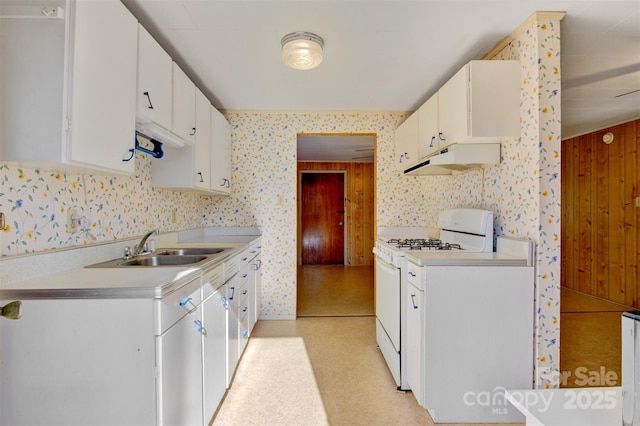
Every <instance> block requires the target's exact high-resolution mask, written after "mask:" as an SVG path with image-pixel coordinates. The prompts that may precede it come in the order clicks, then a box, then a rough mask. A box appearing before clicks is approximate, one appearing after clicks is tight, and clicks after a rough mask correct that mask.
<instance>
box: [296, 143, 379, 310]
mask: <svg viewBox="0 0 640 426" xmlns="http://www.w3.org/2000/svg"><path fill="white" fill-rule="evenodd" d="M375 141H376V136H375V134H366V135H362V134H314V135H309V134H303V135H298V185H297V186H298V201H297V205H298V225H297V228H298V232H297V240H298V242H297V247H298V277H297V295H298V297H297V302H298V303H297V306H298V309H297V311H298V312H297V313H298V316H362V315H373V313H374V308H373V306H374V305H373V252H372V249H373V244H374V236H375V229H374V224H375V208H374V205H375V202H374V198H375Z"/></svg>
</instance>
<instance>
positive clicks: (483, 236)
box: [374, 209, 533, 422]
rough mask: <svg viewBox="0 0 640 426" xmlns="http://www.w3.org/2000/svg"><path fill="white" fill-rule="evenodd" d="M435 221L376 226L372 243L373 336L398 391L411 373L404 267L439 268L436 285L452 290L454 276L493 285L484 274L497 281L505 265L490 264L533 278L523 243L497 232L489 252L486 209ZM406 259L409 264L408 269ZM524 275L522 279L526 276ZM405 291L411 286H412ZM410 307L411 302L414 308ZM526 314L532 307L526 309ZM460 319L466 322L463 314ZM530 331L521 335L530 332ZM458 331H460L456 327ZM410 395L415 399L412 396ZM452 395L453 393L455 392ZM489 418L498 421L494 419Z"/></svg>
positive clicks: (489, 217) (448, 214) (490, 236)
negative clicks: (424, 224)
mask: <svg viewBox="0 0 640 426" xmlns="http://www.w3.org/2000/svg"><path fill="white" fill-rule="evenodd" d="M438 226H439V229H428V228H381V229H380V232H379V237H378V240H377V241H376V245H375V248H374V253H375V254H376V265H375V279H376V340H377V343H378V346H379V347H380V350H381V352H382V354H383V356H384V359H385V361H386V363H387V365H388V366H389V369H390V370H391V373H392V375H393V378H394V380H395V382H396V385H397V388H398V389H401V390H409V389H411V385H410V381H412V380H415V379H412V380H408V377H409V375H410V374H413V373H412V372H410V371H409V370H410V368H409V367H408V361H407V355H408V353H409V348H408V346H409V344H408V340H409V339H408V337H407V336H408V332H407V323H408V309H409V308H410V306H408V304H410V302H407V300H413V299H411V298H410V297H409V291H410V290H409V287H410V284H409V280H410V279H409V274H410V271H409V269H411V268H414V269H413V270H415V268H416V267H417V268H420V267H422V266H427V267H428V268H430V269H432V270H438V271H443V272H444V275H442V277H443V278H441V280H442V282H441V283H437V284H436V285H439V286H441V287H445V288H446V287H447V286H449V285H451V288H456V289H457V290H456V291H459V286H458V281H460V280H462V281H463V283H462V285H469V286H475V287H476V288H484V287H485V286H486V288H487V289H490V288H493V287H495V286H494V285H493V283H487V281H488V280H489V279H488V278H487V276H491V277H496V281H497V282H500V281H505V279H502V278H501V276H502V275H503V274H502V271H505V272H506V271H507V269H509V268H502V269H500V268H497V269H496V268H494V267H516V268H527V267H528V270H527V272H526V274H528V275H531V277H533V273H532V270H533V268H532V267H531V265H532V245H531V244H530V243H529V242H525V241H522V240H519V241H518V240H513V239H507V238H502V237H499V238H498V244H497V246H498V252H494V251H493V249H494V244H493V213H492V212H490V211H486V210H478V209H452V210H445V211H443V212H441V213H440V215H439V217H438ZM394 234H395V235H394ZM409 263H411V264H412V265H414V266H413V267H411V268H410V267H409ZM469 266H471V267H473V268H472V269H473V270H474V271H480V272H479V276H480V277H481V278H479V279H478V280H475V278H474V274H471V275H469V270H470V268H468V267H469ZM480 266H489V268H480V269H478V268H477V267H480ZM443 268H444V269H443ZM526 274H525V275H526ZM525 275H522V276H525ZM528 275H526V276H527V277H528ZM413 276H414V277H415V275H413ZM455 277H465V278H460V279H458V278H455ZM526 280H527V281H528V278H527V279H526ZM431 284H433V283H430V285H431ZM532 284H533V279H532V278H531V298H530V299H531V304H532V303H533V293H532V291H533V285H532ZM411 291H412V292H413V291H414V290H413V288H412V290H411ZM445 291H446V290H445ZM489 291H492V290H489ZM526 291H528V290H526ZM461 298H462V297H460V295H458V296H456V294H450V295H449V296H447V301H446V303H447V304H448V303H450V302H452V301H455V300H460V299H461ZM416 307H417V306H416V305H415V304H414V308H416ZM454 312H455V309H453V310H452V312H451V316H452V317H453V316H455V315H454ZM430 313H431V312H430ZM430 313H429V314H430ZM532 317H533V312H531V318H532ZM465 318H466V317H465ZM465 320H466V321H469V319H468V318H466V319H465ZM446 321H448V320H445V322H446ZM438 322H440V321H438ZM453 323H455V321H453ZM445 328H446V327H445ZM443 330H444V329H443ZM531 333H532V332H531ZM531 333H528V334H527V336H531ZM458 334H461V333H459V332H458ZM471 352H475V350H474V351H471ZM430 368H432V367H430ZM452 374H455V373H452ZM411 377H413V376H411ZM429 386H430V389H431V391H432V392H433V391H434V390H435V389H433V388H434V386H440V384H439V383H438V384H434V383H430V384H429ZM435 391H436V392H437V390H435ZM414 393H415V392H414ZM416 398H418V396H417V395H416ZM457 399H459V398H457V396H456V400H457ZM418 402H419V403H420V404H421V405H423V406H424V407H425V408H427V409H429V411H430V413H431V414H432V417H434V420H435V419H436V418H438V417H439V416H436V415H435V414H434V413H433V412H432V410H431V409H432V408H433V407H431V406H427V405H426V404H427V403H426V402H425V401H424V400H419V401H418ZM429 403H431V401H430V402H429ZM436 405H437V406H438V408H441V411H440V412H444V413H446V411H447V409H448V406H446V405H445V404H440V403H437V404H436ZM445 407H446V408H445ZM454 407H455V410H457V411H464V409H462V410H461V409H460V407H459V406H456V405H455V401H454ZM463 408H464V407H463ZM463 415H464V414H463ZM505 417H508V416H505ZM495 420H496V422H500V419H495Z"/></svg>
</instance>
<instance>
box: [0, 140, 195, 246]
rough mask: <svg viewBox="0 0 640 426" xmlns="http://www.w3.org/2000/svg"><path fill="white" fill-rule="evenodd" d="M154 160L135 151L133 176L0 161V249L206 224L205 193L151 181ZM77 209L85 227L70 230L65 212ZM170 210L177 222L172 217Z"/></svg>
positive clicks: (82, 241)
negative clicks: (0, 221)
mask: <svg viewBox="0 0 640 426" xmlns="http://www.w3.org/2000/svg"><path fill="white" fill-rule="evenodd" d="M151 161H170V160H169V159H166V158H165V159H162V160H152V159H151V157H149V156H148V155H145V154H143V153H141V152H136V169H135V173H134V174H133V175H132V176H130V177H127V176H108V175H74V174H65V173H60V172H55V171H54V172H50V171H45V170H44V169H26V168H22V167H17V166H15V165H13V164H10V163H0V211H2V212H3V213H4V214H5V215H6V225H5V228H4V230H0V255H1V256H11V255H17V254H25V253H33V252H41V251H46V250H52V249H58V248H67V247H74V246H82V245H86V244H92V243H96V242H105V241H114V240H118V239H123V238H130V237H136V236H139V235H142V234H144V233H145V232H147V231H148V230H151V229H154V228H159V229H160V231H161V232H169V231H178V230H184V229H192V228H200V227H202V212H203V211H204V206H205V205H206V202H207V199H205V198H203V197H200V196H198V195H195V194H191V193H188V192H173V191H163V190H161V189H155V188H152V186H151ZM69 209H77V210H78V214H80V215H81V216H82V218H83V219H82V224H81V227H80V229H81V232H76V233H73V234H70V233H67V231H66V229H67V213H68V211H69ZM172 210H173V211H175V212H176V215H175V216H176V222H175V223H173V222H172V221H171V217H172V214H171V213H172Z"/></svg>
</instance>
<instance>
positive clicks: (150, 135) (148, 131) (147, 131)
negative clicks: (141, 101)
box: [136, 121, 192, 148]
mask: <svg viewBox="0 0 640 426" xmlns="http://www.w3.org/2000/svg"><path fill="white" fill-rule="evenodd" d="M136 130H137V131H138V133H140V134H141V135H142V136H144V137H146V138H147V139H150V140H151V139H154V140H156V141H157V142H161V143H163V144H165V145H167V146H172V147H175V148H182V147H183V146H185V145H192V143H191V141H185V140H184V139H183V138H181V137H180V136H178V135H176V134H175V133H173V132H172V131H170V130H167V129H165V128H164V127H162V126H160V125H158V124H156V123H154V122H153V121H149V122H146V123H143V122H136Z"/></svg>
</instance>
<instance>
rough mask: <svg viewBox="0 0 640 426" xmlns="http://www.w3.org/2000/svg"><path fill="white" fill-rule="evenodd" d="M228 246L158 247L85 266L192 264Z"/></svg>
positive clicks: (116, 266) (117, 266) (120, 266)
mask: <svg viewBox="0 0 640 426" xmlns="http://www.w3.org/2000/svg"><path fill="white" fill-rule="evenodd" d="M225 250H228V248H213V247H211V248H209V247H199V248H168V249H159V250H158V251H156V252H153V253H150V254H143V255H139V256H136V257H134V258H131V259H113V260H108V261H106V262H101V263H95V264H93V265H88V266H86V268H126V267H135V266H138V267H154V266H156V267H157V266H185V265H194V264H196V263H200V262H202V261H204V260H207V259H208V258H209V257H210V256H212V255H218V254H221V253H222V252H224V251H225Z"/></svg>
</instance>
